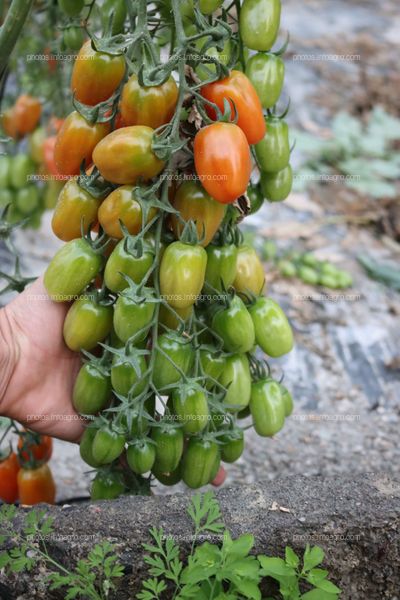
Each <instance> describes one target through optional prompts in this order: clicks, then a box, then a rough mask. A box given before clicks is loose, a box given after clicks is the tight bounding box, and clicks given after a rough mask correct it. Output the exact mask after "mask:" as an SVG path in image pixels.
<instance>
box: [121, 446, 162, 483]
mask: <svg viewBox="0 0 400 600" xmlns="http://www.w3.org/2000/svg"><path fill="white" fill-rule="evenodd" d="M126 459H127V461H128V465H129V466H130V468H131V469H132V471H133V472H134V473H136V474H137V475H143V473H147V472H148V471H151V469H152V468H153V465H154V461H155V459H156V448H155V445H154V444H152V443H151V442H149V441H148V440H138V441H136V442H135V443H134V444H130V445H129V446H128V450H127V451H126Z"/></svg>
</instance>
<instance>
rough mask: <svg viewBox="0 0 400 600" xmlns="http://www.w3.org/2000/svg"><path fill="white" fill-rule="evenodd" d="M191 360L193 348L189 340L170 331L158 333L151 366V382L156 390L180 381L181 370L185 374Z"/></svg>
mask: <svg viewBox="0 0 400 600" xmlns="http://www.w3.org/2000/svg"><path fill="white" fill-rule="evenodd" d="M158 348H160V349H161V350H162V352H160V351H159V350H158ZM169 359H171V360H172V361H173V362H174V363H175V364H173V363H172V362H171V360H169ZM193 362H194V349H193V347H192V345H191V344H190V341H188V340H187V339H185V338H184V337H182V336H181V335H179V334H178V333H175V332H172V331H170V332H168V333H163V334H162V335H160V336H159V338H158V339H157V347H156V349H155V360H154V366H153V383H154V385H155V387H156V388H157V390H159V391H161V390H162V389H164V388H165V387H166V386H169V385H171V384H173V383H177V382H178V381H180V380H181V378H182V375H181V371H182V372H183V373H185V375H186V374H187V373H188V372H189V370H190V369H191V367H192V365H193ZM175 365H176V366H175ZM176 367H178V368H179V369H180V371H178V369H177V368H176Z"/></svg>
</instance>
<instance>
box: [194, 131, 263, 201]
mask: <svg viewBox="0 0 400 600" xmlns="http://www.w3.org/2000/svg"><path fill="white" fill-rule="evenodd" d="M193 149H194V163H195V167H196V172H197V175H198V176H199V179H200V181H201V183H202V185H203V187H204V188H205V189H206V190H207V192H208V193H209V194H210V196H211V197H212V198H214V199H215V200H217V201H218V202H221V203H222V204H231V203H232V202H234V201H235V200H236V199H237V198H239V196H241V195H242V194H244V193H245V191H246V189H247V186H248V184H249V181H250V175H251V155H250V148H249V144H248V142H247V139H246V136H245V134H244V133H243V131H242V130H241V129H240V128H239V127H238V126H237V125H235V124H234V123H213V124H212V125H208V126H206V127H203V128H202V129H200V131H199V132H198V133H197V134H196V137H195V138H194V147H193Z"/></svg>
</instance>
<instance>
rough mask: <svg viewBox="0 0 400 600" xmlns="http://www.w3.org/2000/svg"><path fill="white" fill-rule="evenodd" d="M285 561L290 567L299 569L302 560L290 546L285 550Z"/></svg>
mask: <svg viewBox="0 0 400 600" xmlns="http://www.w3.org/2000/svg"><path fill="white" fill-rule="evenodd" d="M285 561H286V564H287V566H288V567H293V568H294V569H297V567H298V566H299V563H300V559H299V557H298V556H297V554H296V552H294V550H292V548H290V546H286V548H285Z"/></svg>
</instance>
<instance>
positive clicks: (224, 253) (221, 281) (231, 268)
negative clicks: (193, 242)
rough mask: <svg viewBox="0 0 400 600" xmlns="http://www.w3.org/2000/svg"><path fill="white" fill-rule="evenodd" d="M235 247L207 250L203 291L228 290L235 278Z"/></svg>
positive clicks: (209, 248) (230, 245) (219, 247)
mask: <svg viewBox="0 0 400 600" xmlns="http://www.w3.org/2000/svg"><path fill="white" fill-rule="evenodd" d="M237 255H238V251H237V247H236V246H235V245H234V244H227V245H226V246H213V245H210V246H208V248H207V268H206V279H205V284H204V289H205V291H207V292H209V293H212V291H213V290H217V291H219V292H220V291H222V289H223V288H225V290H227V289H229V288H230V287H231V285H232V284H233V282H234V280H235V277H236V269H237Z"/></svg>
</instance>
